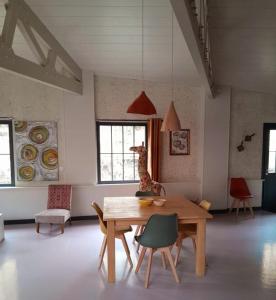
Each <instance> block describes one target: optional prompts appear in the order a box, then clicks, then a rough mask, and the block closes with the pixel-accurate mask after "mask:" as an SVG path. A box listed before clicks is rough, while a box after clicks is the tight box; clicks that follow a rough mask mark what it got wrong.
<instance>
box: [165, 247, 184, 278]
mask: <svg viewBox="0 0 276 300" xmlns="http://www.w3.org/2000/svg"><path fill="white" fill-rule="evenodd" d="M163 251H164V252H165V253H166V255H167V258H168V261H169V263H170V266H171V269H172V273H173V276H174V279H175V281H176V282H177V283H179V282H180V280H179V277H178V275H177V273H176V269H175V265H174V263H173V258H172V254H171V251H170V249H169V247H168V248H164V250H163Z"/></svg>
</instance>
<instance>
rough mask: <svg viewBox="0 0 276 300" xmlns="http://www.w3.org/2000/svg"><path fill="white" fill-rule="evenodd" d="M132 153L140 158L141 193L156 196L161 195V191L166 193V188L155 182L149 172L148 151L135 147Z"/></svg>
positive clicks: (142, 147)
mask: <svg viewBox="0 0 276 300" xmlns="http://www.w3.org/2000/svg"><path fill="white" fill-rule="evenodd" d="M129 150H130V151H134V152H135V153H138V154H139V158H138V173H139V177H140V185H139V191H141V192H154V193H155V194H156V195H160V193H161V190H163V191H164V194H166V191H165V189H164V187H163V186H162V185H161V184H160V183H159V182H156V181H153V180H152V179H151V177H150V174H149V172H148V170H147V149H146V148H145V147H144V144H142V146H133V147H130V148H129Z"/></svg>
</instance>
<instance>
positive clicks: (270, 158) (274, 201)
mask: <svg viewBox="0 0 276 300" xmlns="http://www.w3.org/2000/svg"><path fill="white" fill-rule="evenodd" d="M262 179H263V200H262V208H263V209H264V210H267V211H271V212H276V123H265V124H264V132H263V165H262Z"/></svg>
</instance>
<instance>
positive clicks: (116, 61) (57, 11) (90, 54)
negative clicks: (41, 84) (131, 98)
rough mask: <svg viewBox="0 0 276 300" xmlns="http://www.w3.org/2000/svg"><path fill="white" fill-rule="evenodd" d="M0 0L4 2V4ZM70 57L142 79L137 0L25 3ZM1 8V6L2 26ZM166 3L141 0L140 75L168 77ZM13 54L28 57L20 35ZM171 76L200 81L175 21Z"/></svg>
mask: <svg viewBox="0 0 276 300" xmlns="http://www.w3.org/2000/svg"><path fill="white" fill-rule="evenodd" d="M0 2H2V3H4V1H3V0H0ZM26 2H27V3H28V4H29V5H30V7H31V8H32V9H33V11H34V12H35V13H36V14H37V15H38V16H39V17H40V19H41V20H42V21H43V22H44V23H45V24H46V26H47V27H48V29H49V30H50V31H51V32H52V33H53V34H54V35H55V37H56V38H57V39H58V40H59V42H60V43H61V44H62V45H63V46H64V48H65V49H66V50H67V51H68V52H69V53H70V55H71V56H72V57H73V59H74V60H75V61H76V62H77V63H78V64H79V65H80V67H81V68H83V69H90V70H93V71H94V72H95V74H98V75H100V74H101V75H108V76H117V77H126V78H141V73H142V72H141V70H142V64H141V59H142V50H141V40H142V34H141V33H142V27H141V24H142V18H141V16H142V15H141V4H142V1H141V0H78V1H75V0H47V1H46V0H26ZM4 16H5V9H4V7H3V5H1V9H0V25H1V26H2V24H3V20H4ZM171 22H172V10H171V5H170V2H169V0H144V76H145V79H148V80H157V81H168V80H170V78H171V51H172V45H171V24H172V23H171ZM14 49H15V51H16V53H18V54H21V55H23V56H24V57H28V58H30V57H32V55H31V54H30V51H29V49H28V46H27V45H26V43H25V42H24V40H23V38H22V37H21V36H20V34H16V36H15V41H14ZM174 70H175V71H174V74H175V78H176V79H177V80H178V81H181V82H183V84H186V85H193V86H198V85H200V80H199V76H198V73H197V71H196V68H195V66H194V63H193V61H192V58H191V56H190V53H189V51H188V48H187V45H186V43H185V40H184V38H183V36H182V33H181V31H180V28H179V26H178V24H177V21H176V19H174Z"/></svg>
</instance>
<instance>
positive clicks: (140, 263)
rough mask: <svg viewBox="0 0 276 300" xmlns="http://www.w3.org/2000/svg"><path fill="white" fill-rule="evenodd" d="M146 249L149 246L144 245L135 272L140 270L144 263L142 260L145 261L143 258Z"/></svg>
mask: <svg viewBox="0 0 276 300" xmlns="http://www.w3.org/2000/svg"><path fill="white" fill-rule="evenodd" d="M146 251H147V248H146V247H143V248H142V251H141V254H140V256H139V259H138V263H137V266H136V269H135V273H138V272H139V269H140V267H141V265H142V262H143V259H144V256H145V253H146Z"/></svg>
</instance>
